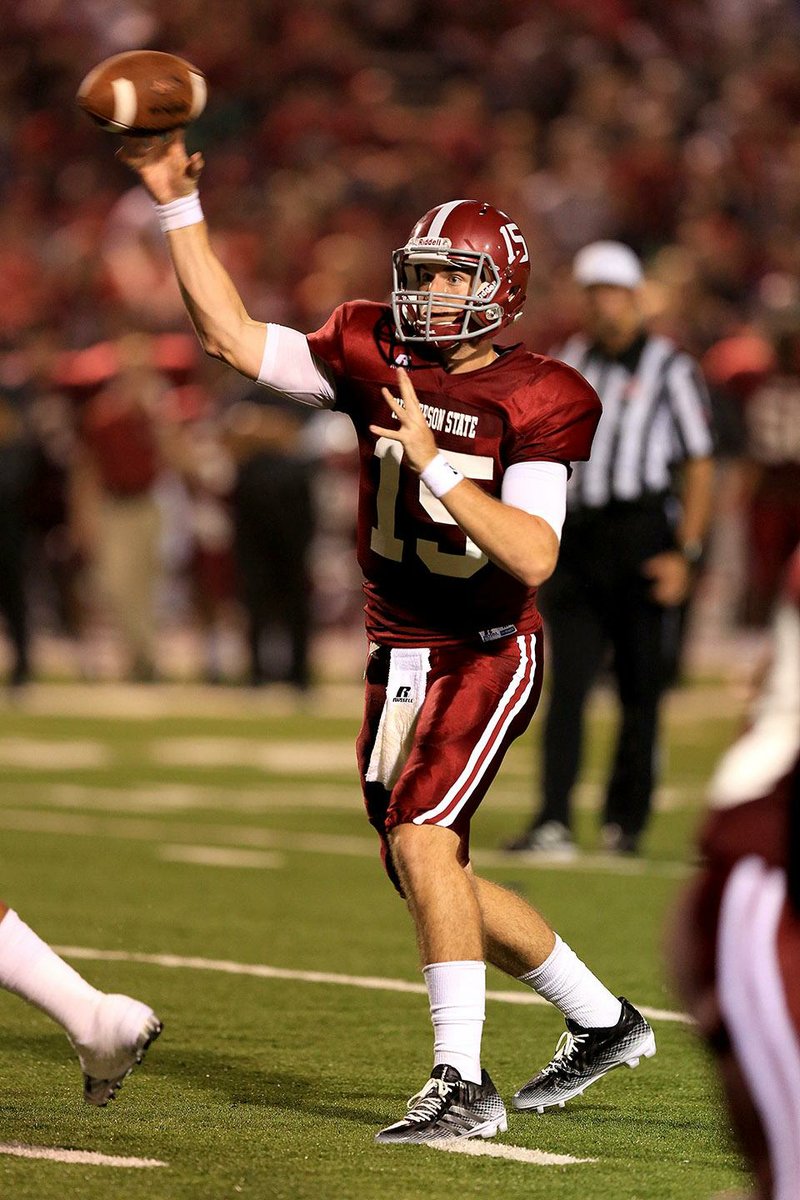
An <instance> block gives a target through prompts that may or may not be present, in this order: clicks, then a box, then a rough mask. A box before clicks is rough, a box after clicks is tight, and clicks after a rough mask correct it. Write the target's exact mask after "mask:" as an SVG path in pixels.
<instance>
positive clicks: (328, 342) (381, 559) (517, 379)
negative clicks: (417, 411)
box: [308, 301, 601, 646]
mask: <svg viewBox="0 0 800 1200" xmlns="http://www.w3.org/2000/svg"><path fill="white" fill-rule="evenodd" d="M308 343H309V346H310V347H311V350H312V352H313V353H314V354H315V355H316V356H317V357H318V358H320V359H322V360H323V361H324V362H325V363H327V364H328V366H329V367H330V368H331V370H332V371H333V373H334V377H335V384H336V404H335V407H336V409H338V410H340V411H342V412H346V413H347V414H348V415H349V416H350V418H351V419H352V421H353V424H354V426H355V429H356V433H357V435H358V446H359V457H360V479H359V498H358V562H359V565H360V567H361V570H362V571H363V573H364V578H365V582H364V591H365V594H366V605H365V610H366V625H367V634H368V635H369V637H370V638H371V639H372V640H373V641H376V642H379V643H381V644H382V645H387V646H420V645H425V646H435V645H457V644H460V643H469V642H472V643H475V642H478V641H480V640H481V634H482V633H483V634H487V633H488V635H489V636H490V637H491V635H492V634H493V633H494V634H498V633H499V631H501V630H503V631H504V630H506V629H507V630H508V633H509V634H511V633H513V632H515V631H516V632H517V633H519V634H523V633H532V632H534V631H535V630H537V629H539V628H540V626H541V617H540V616H539V612H538V610H537V608H536V592H535V589H530V588H527V587H526V586H525V585H524V584H522V583H520V582H519V581H518V580H516V579H514V578H512V576H511V575H509V574H507V573H506V572H505V571H503V570H501V568H500V567H497V566H495V565H494V564H493V563H490V562H489V561H488V559H487V558H486V555H485V554H483V553H482V552H481V551H480V550H479V549H478V547H477V546H476V545H475V543H474V542H472V541H471V540H470V539H469V538H468V537H467V536H466V535H465V534H464V533H463V532H462V531H461V530H460V529H459V528H458V526H457V525H456V523H455V521H454V520H453V518H452V517H451V516H450V514H449V513H448V512H447V510H446V509H445V507H444V505H443V504H442V503H441V502H440V501H439V500H437V499H436V498H435V497H434V496H433V494H432V493H431V492H430V491H429V490H428V488H427V487H426V486H425V484H424V483H422V481H421V480H420V478H419V476H418V475H417V474H416V473H415V472H414V471H412V470H411V469H410V468H408V467H406V466H405V465H404V464H403V463H402V462H401V458H402V447H401V446H400V444H399V443H397V442H393V441H392V440H391V439H389V438H385V437H382V438H376V437H375V435H374V434H372V433H370V430H369V426H370V425H381V426H383V427H384V428H388V427H389V426H390V425H391V423H392V421H393V420H394V419H395V418H394V417H393V414H392V412H391V410H390V409H389V406H388V404H387V403H386V401H385V400H384V398H383V396H382V395H381V388H382V387H387V388H389V389H390V390H391V391H392V392H393V394H395V395H396V394H397V392H398V387H397V377H396V374H395V371H396V368H397V367H398V366H402V367H405V368H406V370H407V371H408V372H409V375H410V376H411V381H412V383H413V384H414V387H415V389H416V393H417V396H418V398H419V402H420V404H421V406H422V409H423V412H424V413H425V417H426V419H427V421H428V424H429V425H430V427H431V429H432V430H433V433H434V436H435V438H436V442H437V444H438V446H439V449H440V450H441V451H442V452H443V453H444V454H445V456H446V457H447V458H448V459H449V461H450V462H451V463H452V464H453V466H455V467H457V468H458V470H459V471H461V472H462V473H463V474H464V475H465V476H467V478H469V479H472V480H473V481H474V482H475V483H476V484H477V485H478V486H479V487H481V488H483V489H484V491H486V492H487V493H488V494H489V495H491V496H496V497H498V498H499V497H500V489H501V484H502V479H503V474H504V472H505V471H506V469H507V468H508V467H509V466H511V465H512V464H513V463H522V462H536V461H550V462H561V463H564V464H565V465H567V467H568V466H569V463H570V462H573V461H576V460H583V459H587V458H588V457H589V450H590V448H591V444H592V438H593V437H594V432H595V429H596V427H597V422H598V421H599V419H600V411H601V408H600V401H599V400H598V398H597V395H596V394H595V392H594V391H593V390H592V388H591V387H590V386H589V384H588V383H587V382H586V381H585V379H583V377H582V376H581V375H579V374H578V372H577V371H574V370H573V369H572V368H571V367H568V366H566V365H565V364H564V363H561V362H557V361H556V360H555V359H551V358H545V357H544V356H542V355H540V354H532V353H530V352H529V351H527V350H526V349H525V348H524V346H522V345H516V346H512V347H509V348H502V349H499V357H498V358H497V359H496V360H495V361H494V362H493V363H491V364H490V365H489V366H486V367H482V368H480V369H479V370H477V371H467V372H465V373H463V374H448V372H447V371H445V370H444V369H443V367H442V365H441V362H440V359H439V357H438V355H437V354H436V353H435V352H434V351H428V349H427V347H425V346H421V347H420V346H414V347H412V346H410V345H407V344H405V343H404V342H401V341H400V340H399V339H398V338H397V335H396V332H395V329H394V322H393V320H392V315H391V310H390V309H389V308H388V307H387V306H385V305H380V304H371V303H368V302H366V301H356V302H355V303H351V304H343V305H341V306H340V307H339V308H337V309H336V310H335V311H334V312H333V313H332V315H331V317H330V318H329V320H328V321H327V323H326V324H325V325H324V326H323V328H322V329H320V330H318V331H317V332H316V333H312V334H311V335H310V336H309V338H308ZM484 640H486V639H484Z"/></svg>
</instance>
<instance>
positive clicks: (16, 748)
mask: <svg viewBox="0 0 800 1200" xmlns="http://www.w3.org/2000/svg"><path fill="white" fill-rule="evenodd" d="M114 757H115V756H114V754H113V753H112V751H111V749H110V747H109V746H107V745H106V744H105V743H104V742H91V741H80V742H78V741H76V742H66V741H65V742H42V741H39V740H38V739H37V738H24V737H4V738H0V766H2V767H16V768H19V767H21V768H23V770H26V769H27V770H33V771H74V770H83V769H85V768H86V767H107V766H109V765H110V764H111V763H112V762H113V761H114Z"/></svg>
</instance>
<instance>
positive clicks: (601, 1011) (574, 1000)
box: [519, 934, 622, 1029]
mask: <svg viewBox="0 0 800 1200" xmlns="http://www.w3.org/2000/svg"><path fill="white" fill-rule="evenodd" d="M519 981H520V983H525V984H527V985H528V987H530V988H533V990H534V991H535V992H538V993H539V995H540V996H544V998H545V1000H549V1001H550V1003H551V1004H554V1005H555V1006H556V1008H558V1009H560V1010H561V1012H562V1013H563V1014H564V1016H565V1017H569V1019H570V1020H571V1021H576V1022H577V1024H578V1025H585V1026H589V1027H591V1028H594V1029H598V1028H601V1029H604V1028H607V1027H608V1026H610V1025H616V1023H617V1021H618V1020H619V1018H620V1016H621V1014H622V1005H621V1004H620V1002H619V1000H618V999H617V997H616V996H614V995H613V994H612V993H611V992H610V991H609V990H608V988H607V987H606V986H605V984H603V983H601V982H600V980H599V979H598V978H597V976H596V975H593V974H592V972H591V971H590V970H589V968H588V967H587V966H586V964H585V963H583V962H581V960H580V959H579V958H578V956H577V954H576V953H575V951H574V950H571V949H570V947H569V946H568V945H567V943H566V942H564V941H562V940H561V938H560V937H559V936H558V934H556V944H555V946H554V947H553V949H552V950H551V952H550V954H549V955H548V956H547V958H546V959H545V960H544V962H543V963H542V965H541V966H540V967H536V969H535V970H534V971H528V973H527V974H526V975H520V976H519Z"/></svg>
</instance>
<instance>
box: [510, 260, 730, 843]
mask: <svg viewBox="0 0 800 1200" xmlns="http://www.w3.org/2000/svg"><path fill="white" fill-rule="evenodd" d="M574 276H575V280H576V282H577V283H578V284H579V285H580V286H581V288H582V289H583V296H584V300H585V313H586V316H585V323H584V331H583V332H581V333H579V334H576V335H575V336H574V337H571V338H570V339H569V340H568V341H567V342H566V343H565V344H564V345H563V346H562V347H561V348H560V349H557V350H555V351H554V352H553V354H554V357H556V358H560V359H563V360H564V361H565V362H567V363H569V364H570V365H571V366H573V367H576V368H577V369H578V370H579V371H580V372H581V373H582V374H583V375H584V376H585V377H586V379H587V380H588V381H589V383H591V384H592V386H593V387H594V388H595V390H596V391H597V392H598V394H599V396H600V399H601V400H602V402H603V415H602V417H601V419H600V424H599V426H598V429H597V433H596V435H595V439H594V444H593V447H592V455H591V458H590V460H589V462H588V463H578V464H576V465H575V467H574V470H573V474H572V477H571V479H570V483H569V491H568V501H567V519H566V523H565V525H564V531H563V535H562V541H561V553H560V556H559V560H558V566H557V567H556V571H555V574H554V575H553V576H552V578H551V579H550V580H549V581H548V583H547V584H546V585H545V587H544V588H543V589H542V609H543V612H544V615H545V617H546V619H547V623H548V626H549V647H550V680H551V692H550V703H549V710H548V713H547V717H546V720H545V728H544V748H543V797H542V804H541V809H540V811H539V813H538V814H537V815H536V817H535V818H534V820H533V823H532V825H531V826H530V828H529V829H528V830H526V832H525V833H523V834H522V836H521V837H518V838H517V839H515V840H514V841H513V842H510V843H508V844H507V846H506V848H507V849H509V850H535V851H545V852H550V853H558V854H561V855H563V856H565V857H567V856H569V855H571V854H574V853H575V844H574V842H573V839H572V832H571V813H570V797H571V793H572V789H573V786H574V784H575V780H576V777H577V774H578V768H579V764H580V757H581V745H582V738H583V721H584V710H585V705H586V700H587V697H588V694H589V691H590V688H591V687H592V684H593V683H594V681H595V680H596V678H597V676H598V673H599V672H600V670H601V668H602V666H603V664H604V661H605V659H606V655H607V653H608V651H609V650H610V651H611V656H612V657H611V666H612V669H613V672H614V676H615V680H616V684H617V688H618V692H619V699H620V705H621V710H622V713H621V725H620V730H619V736H618V739H617V745H616V752H615V756H614V762H613V767H612V770H611V777H610V779H609V782H608V785H607V788H606V795H605V805H604V812H603V818H602V820H603V828H602V832H601V841H602V844H603V846H604V848H605V849H607V850H609V851H612V852H616V853H627V854H635V853H636V852H637V850H638V847H639V840H640V837H641V834H642V831H643V830H644V827H645V825H646V823H647V819H648V815H649V812H650V802H651V796H652V791H653V783H654V763H655V758H656V749H657V736H658V711H659V703H660V699H661V695H662V693H663V691H664V688H665V685H666V682H667V673H668V667H669V662H670V650H671V649H672V650H673V652H674V647H670V641H671V640H672V641H674V639H675V637H676V636H677V632H678V627H679V612H680V605H681V604H682V603H683V601H684V600H685V599H686V597H687V595H688V592H689V587H690V583H691V574H692V568H693V566H694V565H695V563H696V562H697V561H698V559H699V557H700V554H701V551H702V544H703V537H704V535H705V532H706V526H707V524H708V520H709V516H710V510H711V492H712V486H713V464H712V460H711V453H712V439H711V434H710V432H709V415H708V397H707V393H706V388H705V385H704V383H703V380H702V378H701V376H700V373H699V371H698V368H697V366H696V365H695V363H694V362H693V360H692V359H691V358H690V357H689V356H688V355H686V354H684V353H682V352H681V351H680V350H679V349H678V348H677V347H676V346H675V345H674V343H673V342H671V341H670V340H669V339H668V338H665V337H660V336H656V335H654V334H649V333H648V331H647V329H646V328H645V324H644V319H643V313H642V307H641V290H640V289H641V284H642V281H643V274H642V266H641V263H640V262H639V259H638V258H637V257H636V255H635V254H634V253H633V251H632V250H631V249H630V248H629V247H628V246H625V245H623V244H622V243H620V242H594V243H592V244H591V245H589V246H585V247H584V249H583V250H581V251H580V252H579V253H578V255H577V256H576V258H575V262H574Z"/></svg>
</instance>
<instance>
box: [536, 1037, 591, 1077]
mask: <svg viewBox="0 0 800 1200" xmlns="http://www.w3.org/2000/svg"><path fill="white" fill-rule="evenodd" d="M588 1036H589V1035H588V1034H586V1033H570V1031H569V1030H568V1029H565V1030H564V1032H563V1033H562V1035H561V1037H560V1038H559V1039H558V1044H557V1045H556V1052H555V1054H554V1055H553V1057H552V1059H551V1060H550V1062H549V1063H548V1064H547V1066H546V1067H542V1074H543V1075H549V1074H551V1073H552V1072H553V1071H558V1070H560V1068H561V1067H563V1066H564V1064H565V1061H566V1059H568V1058H570V1057H571V1056H572V1053H573V1051H574V1050H576V1049H577V1048H578V1046H579V1045H581V1044H582V1043H583V1042H585V1041H586V1039H587V1037H588Z"/></svg>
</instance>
